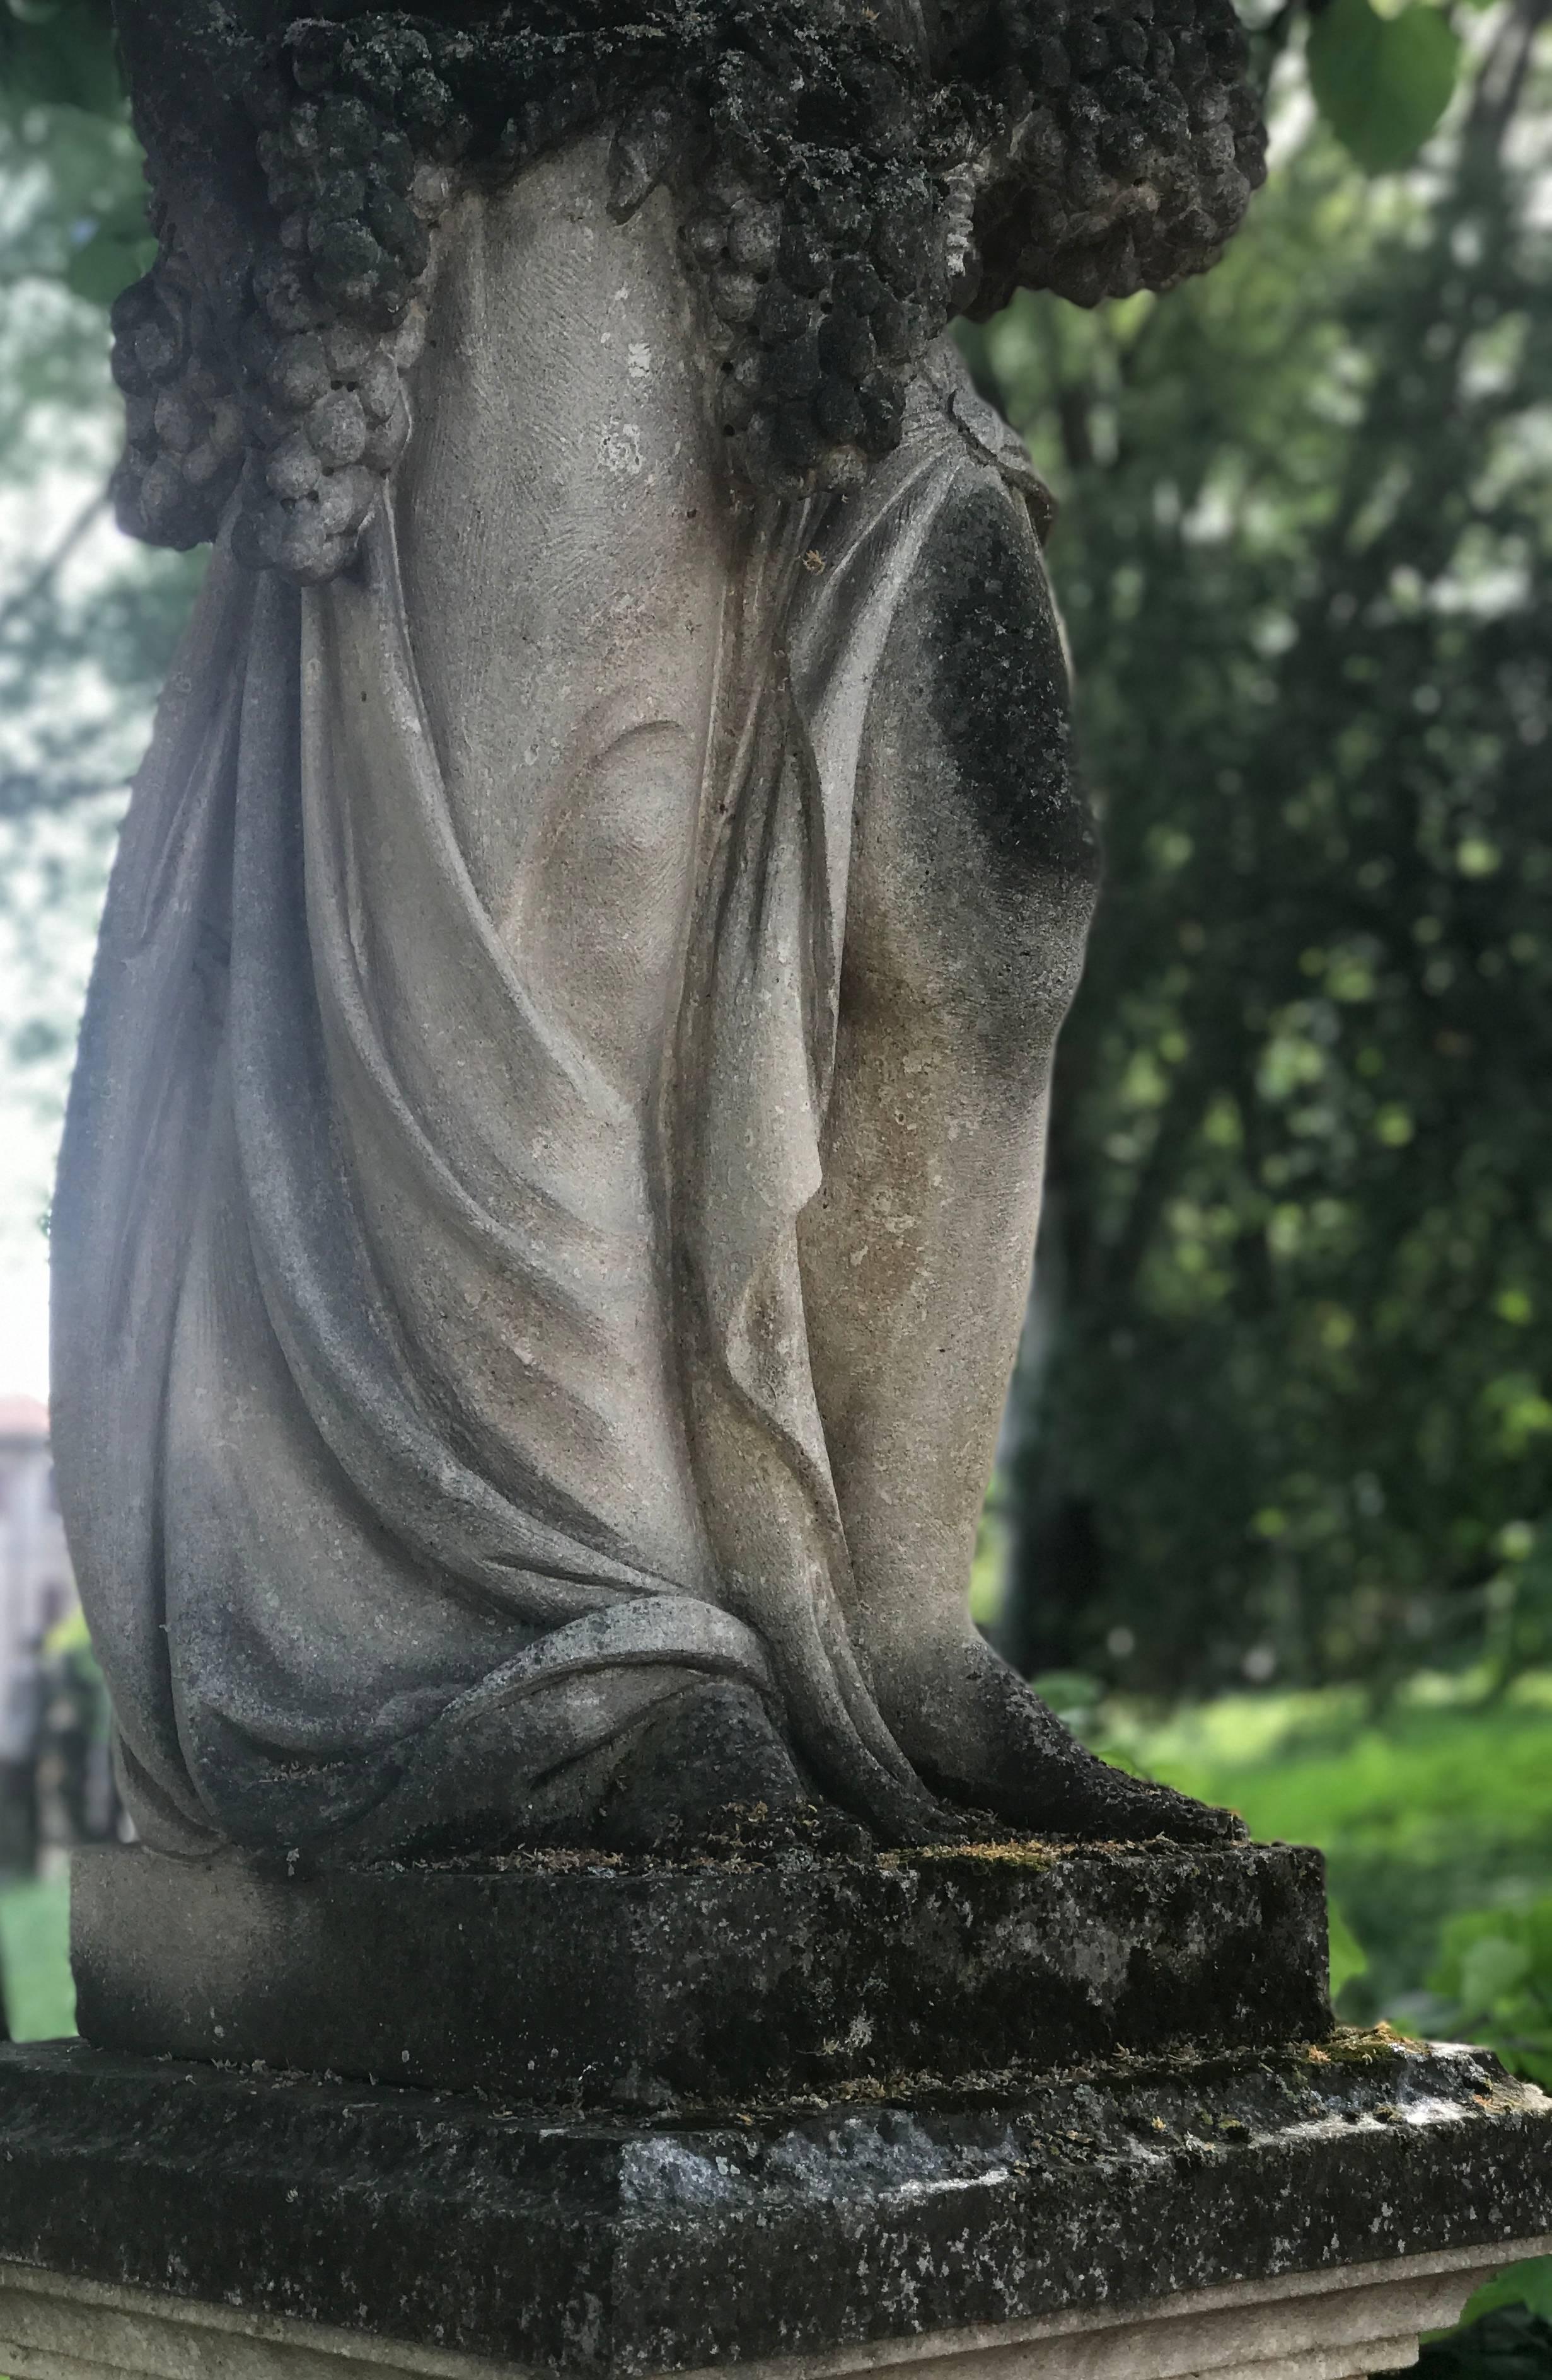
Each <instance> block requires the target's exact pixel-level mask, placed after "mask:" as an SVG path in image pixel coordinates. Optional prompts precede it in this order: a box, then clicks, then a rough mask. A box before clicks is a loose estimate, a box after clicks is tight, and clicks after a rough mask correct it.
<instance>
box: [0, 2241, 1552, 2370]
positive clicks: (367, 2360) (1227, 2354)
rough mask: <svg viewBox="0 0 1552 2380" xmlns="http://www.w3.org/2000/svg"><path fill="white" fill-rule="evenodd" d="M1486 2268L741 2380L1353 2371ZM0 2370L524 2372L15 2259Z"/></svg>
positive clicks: (818, 2360)
mask: <svg viewBox="0 0 1552 2380" xmlns="http://www.w3.org/2000/svg"><path fill="white" fill-rule="evenodd" d="M1548 2245H1552V2242H1548V2241H1546V2240H1541V2241H1535V2240H1527V2241H1524V2242H1522V2243H1520V2244H1519V2246H1517V2247H1516V2248H1515V2249H1513V2250H1509V2251H1505V2252H1504V2254H1505V2255H1508V2254H1510V2253H1526V2254H1531V2253H1538V2252H1540V2251H1542V2250H1545V2249H1546V2247H1547V2246H1548ZM1498 2261H1499V2259H1498V2258H1497V2257H1495V2258H1493V2259H1491V2260H1489V2261H1484V2258H1483V2254H1482V2252H1481V2251H1480V2250H1478V2249H1470V2248H1466V2249H1455V2250H1449V2251H1446V2252H1445V2253H1442V2254H1438V2255H1433V2256H1406V2257H1401V2258H1398V2259H1397V2260H1395V2261H1394V2262H1392V2263H1390V2264H1388V2265H1355V2266H1352V2267H1350V2268H1349V2269H1348V2270H1346V2271H1344V2272H1340V2273H1301V2274H1297V2275H1294V2276H1293V2277H1290V2278H1288V2279H1284V2280H1279V2281H1242V2282H1239V2283H1236V2284H1234V2285H1233V2286H1231V2287H1230V2288H1227V2289H1194V2290H1188V2291H1186V2292H1184V2293H1182V2295H1180V2296H1178V2297H1172V2298H1164V2299H1160V2300H1158V2301H1157V2302H1156V2303H1154V2304H1152V2305H1149V2306H1147V2307H1145V2308H1142V2309H1140V2310H1136V2311H1134V2312H1130V2313H1062V2314H1049V2315H1046V2316H1044V2317H1043V2318H1040V2319H1037V2320H1033V2321H1027V2322H1010V2323H1002V2324H999V2325H992V2326H989V2327H985V2328H981V2329H969V2330H955V2331H938V2332H933V2333H929V2334H928V2335H926V2336H923V2337H919V2338H897V2339H891V2340H888V2341H886V2342H884V2343H883V2344H882V2345H880V2346H878V2347H869V2348H863V2349H852V2350H842V2351H840V2352H837V2353H835V2354H831V2355H811V2356H798V2357H784V2358H782V2359H780V2360H777V2361H770V2362H757V2363H752V2364H746V2365H745V2366H743V2367H742V2368H743V2370H744V2372H745V2374H746V2380H847V2375H850V2374H870V2375H873V2380H882V2375H885V2374H889V2375H891V2380H893V2375H896V2374H898V2375H899V2380H918V2375H919V2380H928V2375H930V2380H1186V2375H1192V2380H1196V2375H1201V2380H1206V2375H1209V2374H1210V2375H1211V2380H1362V2375H1364V2374H1370V2373H1382V2372H1394V2371H1399V2370H1401V2369H1403V2368H1404V2367H1405V2366H1406V2365H1408V2364H1411V2363H1413V2362H1415V2361H1416V2359H1417V2349H1418V2339H1419V2336H1420V2334H1422V2333H1423V2332H1425V2331H1427V2330H1432V2329H1437V2328H1442V2327H1444V2326H1446V2325H1449V2324H1450V2323H1452V2322H1453V2321H1454V2320H1455V2318H1456V2316H1457V2315H1458V2314H1459V2313H1460V2311H1461V2307H1462V2305H1463V2304H1464V2303H1465V2301H1466V2300H1467V2298H1468V2297H1469V2296H1470V2295H1471V2293H1472V2291H1473V2289H1475V2288H1476V2287H1477V2285H1478V2284H1479V2282H1481V2281H1482V2280H1484V2279H1485V2278H1486V2277H1487V2276H1488V2274H1489V2273H1490V2272H1491V2271H1492V2269H1493V2268H1494V2265H1496V2264H1497V2262H1498ZM0 2362H4V2363H5V2366H6V2371H7V2372H8V2373H9V2374H12V2375H13V2380H89V2375H93V2380H191V2375H194V2374H199V2375H201V2380H213V2376H214V2375H219V2380H329V2375H331V2374H338V2375H339V2380H350V2375H351V2374H355V2375H356V2380H398V2375H404V2380H409V2375H411V2374H414V2375H415V2380H519V2375H522V2380H528V2375H529V2374H530V2373H531V2370H532V2367H531V2366H528V2365H524V2364H515V2363H511V2362H493V2361H491V2360H490V2359H488V2358H486V2357H484V2356H472V2355H460V2354H457V2353H455V2352H453V2353H450V2352H449V2351H448V2350H446V2349H443V2348H435V2347H415V2346H411V2345H408V2344H406V2343H405V2342H403V2341H390V2340H386V2339H379V2338H367V2337H363V2336H362V2335H361V2334H359V2333H356V2332H351V2331H346V2330H329V2329H324V2328H322V2327H321V2326H319V2325H315V2324H312V2323H305V2322H290V2321H286V2320H285V2319H283V2318H276V2317H275V2316H273V2315H266V2314H255V2313H246V2312H240V2311H237V2310H235V2309H234V2308H232V2307H230V2306H224V2305H212V2304H207V2303H200V2302H196V2301H184V2300H179V2299H175V2298H169V2297H166V2296H164V2295H154V2294H152V2292H151V2291H149V2290H145V2289H115V2288H112V2287H109V2286H106V2285H104V2284H103V2283H99V2282H91V2281H77V2280H71V2279H69V2278H67V2277H66V2276H64V2275H62V2274H57V2273H40V2272H36V2271H33V2270H31V2269H30V2268H29V2267H28V2266H26V2265H0Z"/></svg>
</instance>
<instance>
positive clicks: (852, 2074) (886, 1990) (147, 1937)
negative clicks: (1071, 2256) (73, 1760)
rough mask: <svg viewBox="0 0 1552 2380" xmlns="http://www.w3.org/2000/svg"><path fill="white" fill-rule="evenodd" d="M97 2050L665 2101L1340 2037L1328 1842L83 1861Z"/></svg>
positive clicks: (81, 1911) (599, 2101)
mask: <svg viewBox="0 0 1552 2380" xmlns="http://www.w3.org/2000/svg"><path fill="white" fill-rule="evenodd" d="M72 1886H73V1890H72V1910H73V1914H72V1928H73V1937H74V1938H73V1946H72V1947H73V1964H74V1967H75V1973H76V1993H77V2011H78V2015H77V2021H78V2022H79V2026H80V2029H81V2032H82V2034H84V2035H85V2036H86V2038H87V2039H88V2040H89V2041H91V2042H93V2043H95V2044H96V2045H97V2046H98V2047H100V2048H103V2049H117V2050H127V2051H131V2052H136V2053H139V2054H142V2055H152V2056H154V2055H156V2054H158V2053H162V2052H168V2051H170V2052H171V2053H172V2054H173V2055H174V2056H175V2057H179V2058H212V2059H228V2060H237V2061H241V2062H246V2063H251V2062H252V2060H254V2059H255V2058H261V2059H262V2060H263V2061H264V2063H265V2064H266V2065H268V2066H272V2067H298V2068H302V2069H305V2070H307V2071H308V2072H309V2073H314V2074H320V2073H331V2074H336V2075H351V2076H358V2077H360V2078H361V2079H363V2080H367V2079H375V2080H377V2081H379V2082H384V2083H411V2084H415V2085H418V2086H419V2087H422V2088H425V2089H429V2090H451V2091H489V2092H493V2093H495V2094H497V2095H499V2096H500V2097H502V2098H503V2099H510V2100H514V2101H515V2100H527V2101H534V2102H539V2103H540V2104H555V2103H561V2104H573V2105H588V2106H593V2107H597V2106H614V2107H635V2108H654V2107H683V2106H685V2104H686V2103H693V2104H697V2105H707V2104H717V2103H719V2102H727V2101H730V2100H731V2101H733V2102H734V2104H744V2103H746V2102H751V2101H759V2102H764V2101H768V2100H771V2099H781V2098H784V2097H788V2096H790V2095H793V2094H794V2093H800V2094H801V2093H804V2092H818V2093H821V2094H823V2093H826V2092H832V2091H836V2090H844V2089H847V2088H850V2087H853V2086H855V2085H867V2086H883V2085H886V2084H887V2085H890V2086H891V2087H894V2088H896V2089H898V2088H899V2087H900V2086H901V2085H902V2083H903V2081H904V2079H905V2078H921V2079H923V2080H928V2081H930V2082H932V2083H940V2084H949V2085H957V2084H960V2083H967V2082H971V2081H974V2080H977V2079H979V2078H984V2077H986V2076H988V2075H997V2076H1003V2077H1005V2076H1007V2075H1009V2074H1011V2073H1012V2072H1014V2071H1020V2070H1024V2071H1033V2070H1049V2069H1050V2068H1051V2067H1053V2066H1067V2065H1073V2064H1076V2063H1080V2062H1082V2061H1083V2060H1085V2059H1088V2058H1105V2057H1110V2056H1114V2055H1115V2054H1116V2053H1118V2052H1120V2053H1123V2054H1125V2053H1131V2054H1134V2055H1157V2054H1158V2053H1160V2052H1167V2051H1170V2050H1172V2049H1174V2048H1177V2047H1179V2046H1182V2045H1184V2044H1191V2045H1193V2046H1195V2047H1196V2048H1198V2049H1201V2050H1240V2049H1249V2048H1263V2047H1265V2046H1267V2045H1269V2044H1271V2043H1276V2042H1279V2041H1292V2040H1309V2039H1312V2038H1316V2037H1318V2036H1319V2035H1320V2034H1324V2033H1326V2032H1327V2031H1328V2029H1329V2026H1330V2012H1329V2010H1328V2005H1327V1999H1326V1903H1325V1890H1324V1871H1323V1867H1322V1864H1321V1860H1320V1856H1319V1854H1318V1852H1308V1851H1294V1850H1290V1849H1289V1848H1288V1847H1287V1846H1286V1845H1280V1844H1274V1845H1271V1846H1266V1845H1257V1846H1252V1845H1245V1846H1243V1847H1239V1848H1234V1849H1229V1850H1223V1851H1206V1852H1184V1851H1181V1850H1179V1849H1177V1848H1175V1847H1174V1846H1172V1845H1159V1846H1158V1847H1151V1846H1150V1847H1146V1848H1143V1849H1140V1850H1128V1851H1116V1850H1110V1849H1103V1848H1095V1849H1091V1850H1078V1851H1073V1850H1057V1849H1052V1848H1051V1847H1050V1846H1049V1845H1044V1844H1037V1843H1029V1842H1005V1843H987V1844H981V1845H976V1846H975V1847H973V1848H971V1849H968V1850H965V1851H960V1852H948V1853H920V1852H913V1853H902V1854H900V1855H898V1856H891V1855H888V1854H885V1855H882V1856H879V1857H873V1856H869V1857H867V1858H864V1859H844V1858H831V1857H817V1856H815V1855H814V1854H813V1853H812V1852H808V1851H806V1850H805V1849H804V1848H803V1847H802V1846H801V1845H796V1846H794V1847H792V1848H791V1849H789V1850H786V1851H782V1852H775V1853H774V1854H771V1853H766V1854H764V1855H757V1854H754V1853H745V1854H742V1855H735V1856H733V1857H730V1858H721V1859H710V1858H707V1859H701V1860H697V1861H688V1862H685V1863H682V1864H671V1863H667V1862H661V1861H651V1860H612V1861H611V1860H607V1859H601V1858H588V1857H586V1856H578V1855H577V1854H575V1853H570V1854H561V1855H556V1854H550V1855H545V1854H543V1853H529V1854H527V1856H523V1857H517V1858H514V1859H511V1860H508V1861H504V1862H501V1863H498V1864H493V1865H492V1864H485V1865H482V1866H471V1867H467V1868H458V1867H398V1866H387V1867H379V1868H367V1869H347V1870H332V1871H330V1870H325V1871H322V1872H321V1873H318V1874H315V1875H308V1874H306V1873H305V1872H298V1873H295V1874H288V1873H287V1871H286V1869H285V1866H284V1865H280V1866H274V1865H271V1866H269V1867H267V1868H266V1867H262V1866H260V1865H259V1864H256V1863H254V1862H251V1861H247V1860H242V1859H238V1858H236V1857H232V1858H229V1859H225V1860H216V1861H186V1860H171V1859H164V1858H158V1857H157V1856H156V1855H155V1854H154V1853H152V1852H144V1851H128V1850H123V1849H117V1848H115V1849H109V1850H98V1851H88V1852H78V1853H77V1855H76V1860H75V1864H74V1868H73V1875H72Z"/></svg>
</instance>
